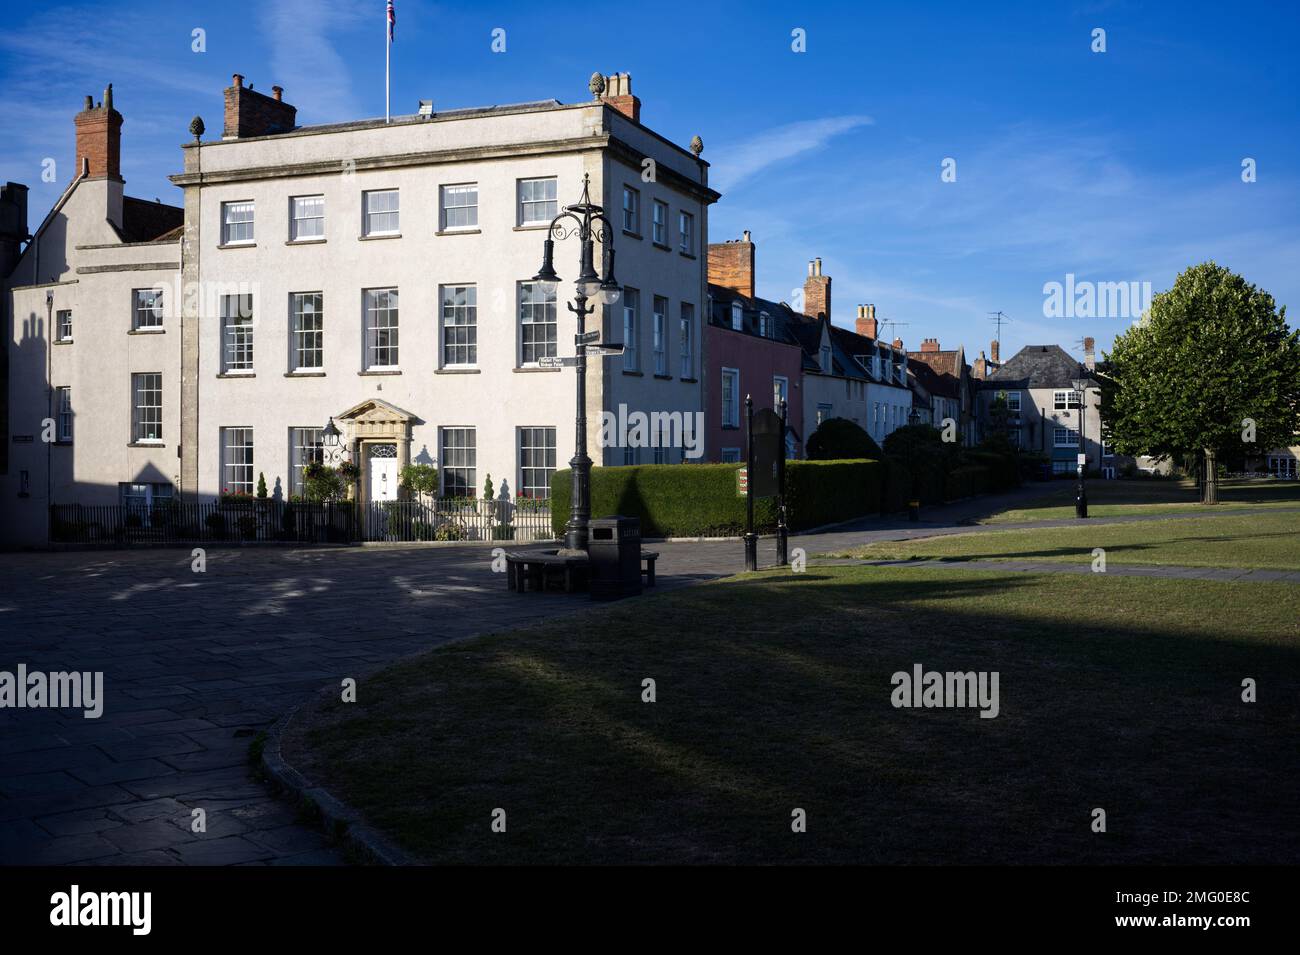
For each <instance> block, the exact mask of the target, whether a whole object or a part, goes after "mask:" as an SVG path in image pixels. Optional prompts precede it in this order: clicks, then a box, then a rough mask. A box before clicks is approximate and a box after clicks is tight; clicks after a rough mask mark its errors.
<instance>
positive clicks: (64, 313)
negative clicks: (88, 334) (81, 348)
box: [54, 308, 72, 342]
mask: <svg viewBox="0 0 1300 955" xmlns="http://www.w3.org/2000/svg"><path fill="white" fill-rule="evenodd" d="M54 321H55V329H56V331H55V334H56V336H57V337H56V338H55V339H54V340H55V341H56V342H70V341H72V309H70V308H61V309H59V310H58V311H57V312H55V313H54Z"/></svg>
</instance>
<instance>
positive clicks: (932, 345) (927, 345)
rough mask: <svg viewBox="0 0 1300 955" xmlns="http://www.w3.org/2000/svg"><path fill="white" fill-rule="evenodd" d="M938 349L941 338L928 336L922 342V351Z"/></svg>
mask: <svg viewBox="0 0 1300 955" xmlns="http://www.w3.org/2000/svg"><path fill="white" fill-rule="evenodd" d="M938 350H939V339H937V338H927V339H925V340H924V341H922V342H921V352H922V353H925V352H932V351H938Z"/></svg>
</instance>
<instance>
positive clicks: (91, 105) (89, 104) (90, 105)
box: [82, 96, 95, 109]
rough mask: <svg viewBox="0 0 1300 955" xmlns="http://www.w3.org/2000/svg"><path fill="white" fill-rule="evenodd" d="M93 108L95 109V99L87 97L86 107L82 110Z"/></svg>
mask: <svg viewBox="0 0 1300 955" xmlns="http://www.w3.org/2000/svg"><path fill="white" fill-rule="evenodd" d="M94 108H95V97H93V96H87V97H86V105H85V106H83V107H82V109H94Z"/></svg>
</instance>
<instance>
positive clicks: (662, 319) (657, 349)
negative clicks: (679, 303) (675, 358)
mask: <svg viewBox="0 0 1300 955" xmlns="http://www.w3.org/2000/svg"><path fill="white" fill-rule="evenodd" d="M652 302H653V305H652V306H651V308H652V312H651V316H652V318H651V322H652V324H653V328H652V330H651V337H652V342H651V345H652V347H653V350H654V361H655V374H656V375H667V374H668V307H669V306H668V299H666V298H664V296H662V295H656V296H655V297H654V298H653V299H652ZM660 306H662V307H660Z"/></svg>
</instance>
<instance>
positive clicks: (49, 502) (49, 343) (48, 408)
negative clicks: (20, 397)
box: [37, 247, 58, 544]
mask: <svg viewBox="0 0 1300 955" xmlns="http://www.w3.org/2000/svg"><path fill="white" fill-rule="evenodd" d="M39 251H40V248H39V247H38V248H37V252H39ZM53 320H54V289H46V290H45V417H46V419H47V420H48V419H52V418H53V417H54V326H53ZM57 429H58V424H57V422H56V423H55V435H54V436H56V437H57V435H58V430H57ZM53 506H54V442H53V441H46V442H45V543H47V544H48V543H50V508H51V507H53Z"/></svg>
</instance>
